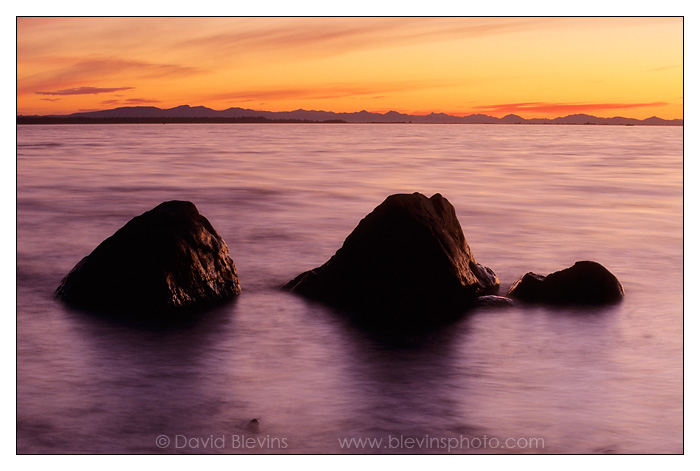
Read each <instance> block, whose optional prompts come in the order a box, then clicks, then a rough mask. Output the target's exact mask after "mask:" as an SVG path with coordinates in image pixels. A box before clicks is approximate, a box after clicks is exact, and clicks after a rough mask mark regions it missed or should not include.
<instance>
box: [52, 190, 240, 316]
mask: <svg viewBox="0 0 700 471" xmlns="http://www.w3.org/2000/svg"><path fill="white" fill-rule="evenodd" d="M240 292H241V288H240V284H239V281H238V275H237V273H236V266H235V265H234V263H233V260H231V257H229V252H228V247H227V246H226V242H224V240H223V239H222V238H221V237H220V236H219V234H217V232H216V230H215V229H214V228H213V227H212V225H211V224H210V223H209V221H208V220H207V219H206V218H205V217H204V216H202V215H201V214H199V212H198V211H197V208H196V207H195V205H194V204H192V203H190V202H188V201H168V202H165V203H162V204H160V205H158V206H157V207H155V208H154V209H152V210H150V211H147V212H145V213H144V214H142V215H140V216H137V217H135V218H133V219H132V220H131V221H129V222H128V223H127V224H126V225H124V227H122V228H121V229H119V230H118V231H117V232H116V233H114V235H112V236H111V237H109V238H107V239H105V240H104V241H103V242H102V243H101V244H100V245H99V246H97V248H95V250H93V252H92V253H90V255H88V256H87V257H85V258H83V259H82V260H81V261H80V262H79V263H78V264H77V265H76V266H75V267H74V268H73V269H72V270H71V271H70V273H68V275H66V277H65V278H64V279H63V281H61V284H60V285H59V287H58V289H57V290H56V295H57V296H58V297H59V298H60V299H62V300H63V301H65V302H66V303H68V304H71V305H74V306H76V307H80V308H85V309H92V310H99V311H115V312H120V313H122V314H130V313H139V314H142V313H148V314H152V315H154V316H159V315H161V314H169V313H171V312H172V311H182V310H185V309H188V308H192V307H196V306H201V305H204V304H208V303H212V302H216V301H220V300H224V299H227V298H230V297H232V296H234V295H237V294H239V293H240Z"/></svg>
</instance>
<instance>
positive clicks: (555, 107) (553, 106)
mask: <svg viewBox="0 0 700 471" xmlns="http://www.w3.org/2000/svg"><path fill="white" fill-rule="evenodd" d="M667 104H668V103H666V102H663V101H656V102H651V103H548V102H530V103H505V104H498V105H481V106H475V107H474V108H473V109H474V110H478V111H483V112H491V113H522V112H529V113H584V112H590V111H597V110H614V109H621V110H622V109H630V108H645V107H658V106H664V105H667Z"/></svg>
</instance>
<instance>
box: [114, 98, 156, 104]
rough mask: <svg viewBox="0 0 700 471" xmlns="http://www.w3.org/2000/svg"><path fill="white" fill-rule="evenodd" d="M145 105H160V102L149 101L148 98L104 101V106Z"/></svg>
mask: <svg viewBox="0 0 700 471" xmlns="http://www.w3.org/2000/svg"><path fill="white" fill-rule="evenodd" d="M144 103H160V100H149V99H147V98H127V99H126V100H119V99H114V100H103V101H102V102H101V104H102V105H110V106H114V105H142V104H144Z"/></svg>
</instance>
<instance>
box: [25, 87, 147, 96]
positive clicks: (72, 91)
mask: <svg viewBox="0 0 700 471" xmlns="http://www.w3.org/2000/svg"><path fill="white" fill-rule="evenodd" d="M133 89H134V87H116V88H98V87H77V88H66V89H64V90H56V91H53V92H34V93H36V94H37V95H99V94H100V93H112V92H119V91H122V90H133Z"/></svg>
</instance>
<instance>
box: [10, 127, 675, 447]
mask: <svg viewBox="0 0 700 471" xmlns="http://www.w3.org/2000/svg"><path fill="white" fill-rule="evenodd" d="M17 186H18V188H17V451H18V452H19V453H295V454H299V453H302V454H306V453H322V454H326V453H329V454H330V453H450V454H455V453H555V454H559V453H682V452H683V416H682V412H683V390H682V385H683V364H682V361H683V357H682V353H683V351H682V347H683V231H682V228H683V213H682V207H683V129H682V128H681V127H641V126H632V127H626V126H622V127H620V126H534V125H533V126H524V125H523V126H519V125H512V126H511V125H491V126H489V125H398V124H397V125H391V124H383V125H343V124H338V125H335V124H327V125H325V124H324V125H312V124H299V125H297V124H288V125H287V124H285V125H269V124H268V125H248V124H233V125H228V124H217V125H196V124H190V125H184V124H183V125H106V126H101V125H90V126H78V125H69V126H18V128H17ZM414 191H419V192H421V193H424V194H426V195H427V196H431V195H432V194H434V193H438V192H439V193H441V194H442V195H443V196H444V197H446V198H447V199H448V200H449V201H450V202H451V203H452V204H453V205H454V206H455V209H456V212H457V216H458V218H459V220H460V222H461V224H462V227H463V229H464V233H465V236H466V238H467V241H468V243H469V245H470V247H471V249H472V251H473V252H474V254H475V256H476V259H477V261H479V262H480V263H482V264H484V265H486V266H488V267H490V268H492V269H493V270H494V271H495V272H496V273H497V274H498V276H499V278H500V280H501V294H504V293H505V292H506V291H507V289H508V287H509V286H510V284H511V283H513V282H514V281H515V280H516V279H517V278H518V277H520V276H521V275H522V274H523V273H525V272H527V271H534V272H537V273H542V274H547V273H550V272H552V271H555V270H559V269H562V268H565V267H568V266H570V265H572V264H573V263H574V262H576V261H577V260H595V261H598V262H600V263H602V264H603V265H605V266H606V267H607V268H608V269H610V270H611V271H612V272H613V273H615V274H616V275H617V276H618V278H619V279H620V280H621V282H622V283H623V285H624V287H625V290H626V298H625V300H624V301H623V302H622V303H620V304H617V305H614V306H608V307H593V308H552V307H533V306H516V307H514V308H511V309H501V310H493V309H476V310H474V311H472V312H469V313H467V314H465V316H464V317H463V318H461V319H460V320H458V321H457V322H455V323H454V324H451V325H449V326H446V327H443V328H441V329H437V330H434V331H431V332H426V333H422V334H413V335H410V336H406V335H389V334H382V335H379V334H376V333H373V332H369V331H367V330H363V329H362V328H359V327H357V326H355V325H353V324H351V323H349V322H347V320H346V318H345V317H344V316H343V313H342V312H337V311H335V310H333V309H330V308H328V307H326V306H324V305H321V304H317V303H314V302H311V301H308V300H305V299H303V298H300V297H298V296H295V295H293V294H290V293H286V292H282V291H280V290H279V287H280V286H281V285H282V284H284V283H285V282H287V281H289V280H290V279H292V278H294V277H295V276H296V275H298V274H299V273H301V272H302V271H305V270H308V269H310V268H313V267H316V266H318V265H320V264H322V263H324V262H325V261H326V260H327V259H328V258H330V256H332V255H333V253H334V252H335V250H337V249H338V248H339V247H340V246H341V245H342V242H343V240H344V238H345V237H346V236H347V235H348V234H349V233H350V232H351V231H352V230H353V228H354V227H355V226H356V224H357V223H358V222H359V221H360V219H362V217H364V216H365V215H366V214H367V213H369V212H370V211H371V210H372V209H373V208H374V207H376V206H377V205H378V204H380V203H381V202H382V201H383V200H384V198H386V197H387V196H388V195H390V194H393V193H406V192H414ZM172 199H180V200H189V201H192V202H193V203H195V204H196V205H197V207H198V208H199V210H200V212H201V213H202V214H203V215H204V216H206V217H207V218H208V219H209V220H210V221H211V223H212V224H213V226H214V227H215V228H216V229H217V231H218V232H219V234H220V235H221V236H222V237H223V238H224V239H225V240H226V241H227V243H228V246H229V249H230V252H231V256H232V258H233V260H234V261H235V263H236V266H237V269H238V274H239V277H240V280H241V286H242V290H243V291H242V294H241V295H240V296H239V297H238V298H237V299H236V300H235V301H232V302H230V303H227V304H225V305H223V306H221V307H218V308H216V309H213V310H210V311H207V312H205V313H203V314H202V315H201V316H200V317H198V318H197V319H194V320H192V321H191V322H189V323H186V324H180V325H175V326H171V327H169V328H159V329H156V328H151V327H145V326H138V325H132V324H128V323H121V322H116V321H113V320H112V321H110V320H106V319H103V318H100V317H96V316H94V315H92V314H90V313H86V312H81V311H76V310H73V309H70V308H68V307H66V306H64V305H63V304H61V303H60V302H58V301H57V300H56V299H54V297H53V293H54V290H55V289H56V287H57V286H58V284H59V282H60V280H61V278H62V277H63V276H64V275H65V274H66V273H67V272H68V271H69V270H70V269H71V268H72V267H73V266H74V265H75V264H76V263H77V262H78V261H79V260H80V259H81V258H82V257H83V256H85V255H87V254H88V253H89V252H90V251H92V249H94V248H95V247H96V246H97V245H98V244H99V243H100V242H101V241H102V240H104V239H105V238H107V237H108V236H110V235H111V234H113V233H114V232H115V231H116V230H117V229H119V228H120V227H121V226H122V225H124V224H125V223H126V222H127V221H128V220H129V219H131V218H132V217H134V216H136V215H139V214H141V213H143V212H144V211H147V210H149V209H151V208H153V207H154V206H156V205H157V204H159V203H161V202H163V201H167V200H172ZM252 419H257V421H258V428H257V429H255V427H252V426H251V425H250V424H249V422H250V421H251V420H252Z"/></svg>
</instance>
